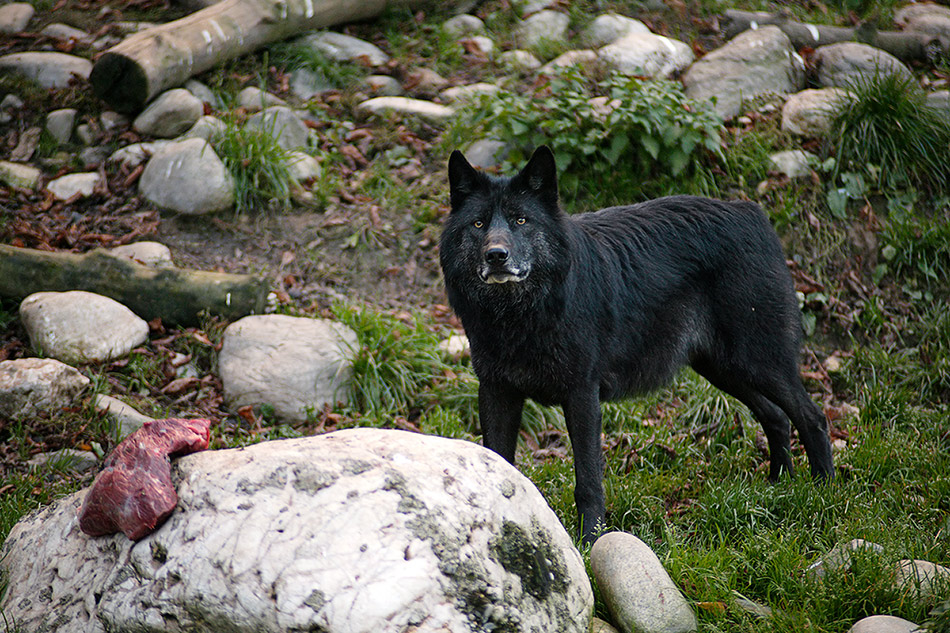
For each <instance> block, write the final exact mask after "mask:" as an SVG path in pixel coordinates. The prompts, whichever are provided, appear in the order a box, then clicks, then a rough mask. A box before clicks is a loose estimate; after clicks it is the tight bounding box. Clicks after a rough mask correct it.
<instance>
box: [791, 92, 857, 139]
mask: <svg viewBox="0 0 950 633" xmlns="http://www.w3.org/2000/svg"><path fill="white" fill-rule="evenodd" d="M850 95H851V93H850V92H848V91H847V90H844V89H842V88H809V89H807V90H802V91H801V92H797V93H795V94H793V95H792V96H791V97H789V98H788V100H787V101H786V102H785V105H783V106H782V130H784V131H786V132H790V133H792V134H798V135H800V136H807V137H820V136H824V135H825V134H827V133H828V132H830V131H831V120H832V117H833V116H834V113H835V110H836V109H837V108H839V107H840V106H841V104H843V103H844V102H845V100H847V99H849V98H850Z"/></svg>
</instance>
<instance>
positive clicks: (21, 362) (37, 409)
mask: <svg viewBox="0 0 950 633" xmlns="http://www.w3.org/2000/svg"><path fill="white" fill-rule="evenodd" d="M88 385H89V379H88V378H86V377H85V376H83V375H82V374H80V373H79V372H78V371H77V370H75V369H73V368H72V367H70V366H69V365H66V364H64V363H61V362H59V361H58V360H53V359H52V358H21V359H17V360H4V361H0V418H6V419H19V418H27V417H34V416H36V415H38V414H42V413H47V414H55V413H56V412H58V411H59V410H60V409H62V408H64V407H69V406H73V405H75V404H76V398H77V397H78V396H79V394H80V393H82V392H83V390H84V389H85V388H86V387H87V386H88Z"/></svg>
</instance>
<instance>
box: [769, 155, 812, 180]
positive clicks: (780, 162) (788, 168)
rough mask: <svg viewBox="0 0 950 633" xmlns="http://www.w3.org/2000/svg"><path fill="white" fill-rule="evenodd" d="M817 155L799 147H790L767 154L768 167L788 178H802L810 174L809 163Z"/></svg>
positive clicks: (810, 163)
mask: <svg viewBox="0 0 950 633" xmlns="http://www.w3.org/2000/svg"><path fill="white" fill-rule="evenodd" d="M817 160H818V157H817V156H815V155H814V154H812V153H811V152H806V151H805V150H801V149H790V150H786V151H784V152H777V153H775V154H772V155H771V156H769V167H770V169H771V170H772V171H777V172H780V173H782V174H784V175H785V176H788V177H789V178H792V179H794V178H804V177H806V176H810V175H811V172H812V170H811V165H812V163H814V162H815V161H817Z"/></svg>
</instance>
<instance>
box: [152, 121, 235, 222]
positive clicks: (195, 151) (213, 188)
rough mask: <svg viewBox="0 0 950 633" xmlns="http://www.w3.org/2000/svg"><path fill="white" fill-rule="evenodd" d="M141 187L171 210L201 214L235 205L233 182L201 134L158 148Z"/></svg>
mask: <svg viewBox="0 0 950 633" xmlns="http://www.w3.org/2000/svg"><path fill="white" fill-rule="evenodd" d="M139 191H140V192H141V193H142V195H143V196H145V197H146V198H147V199H148V200H149V202H151V203H152V204H154V205H156V206H158V207H161V208H163V209H168V210H170V211H177V212H178V213H184V214H187V215H201V214H204V213H215V212H218V211H224V210H226V209H230V208H231V207H232V206H234V182H233V180H232V178H231V175H230V174H229V173H228V170H227V169H226V168H225V166H224V163H223V162H221V159H220V158H218V155H217V154H215V153H214V149H212V147H211V146H210V145H209V144H208V142H207V141H205V140H204V139H201V138H191V139H187V140H184V141H179V142H174V143H169V144H168V145H165V146H164V147H162V148H161V149H158V150H156V151H155V155H154V156H152V158H151V160H149V161H148V164H147V165H145V170H144V171H143V172H142V177H141V178H140V179H139Z"/></svg>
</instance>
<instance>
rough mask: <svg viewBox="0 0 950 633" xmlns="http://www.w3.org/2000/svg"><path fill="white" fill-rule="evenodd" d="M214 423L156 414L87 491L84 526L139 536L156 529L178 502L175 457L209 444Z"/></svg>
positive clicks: (120, 448) (97, 532)
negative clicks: (173, 474) (173, 475)
mask: <svg viewBox="0 0 950 633" xmlns="http://www.w3.org/2000/svg"><path fill="white" fill-rule="evenodd" d="M210 427H211V421H210V420H204V419H194V420H182V419H178V418H168V419H165V420H154V421H152V422H146V423H145V425H144V426H143V427H142V428H140V429H139V430H137V431H135V432H134V433H132V434H131V435H129V436H128V437H127V438H125V439H124V440H122V441H121V442H120V443H119V445H118V446H116V447H115V449H113V451H112V453H111V454H110V455H109V457H107V458H106V461H105V464H104V467H103V469H102V472H100V473H99V474H98V475H97V476H96V480H95V481H93V482H92V488H91V489H90V490H89V492H88V493H86V499H85V501H84V503H83V504H82V508H80V510H79V528H80V529H81V530H82V531H83V532H85V533H86V534H89V535H91V536H103V535H105V534H114V533H116V532H119V531H121V532H123V533H124V534H125V535H126V536H127V537H129V538H130V539H132V540H133V541H137V540H139V539H140V538H142V537H143V536H147V535H148V534H151V533H152V532H153V531H154V530H155V528H156V527H158V526H159V525H161V523H162V521H164V520H165V519H166V518H168V515H170V514H171V513H172V510H174V509H175V505H176V504H177V503H178V495H177V494H176V493H175V487H174V486H173V485H172V479H171V462H170V461H169V458H171V457H175V456H178V455H185V454H187V453H194V452H196V451H202V450H204V449H206V448H208V440H209V438H210Z"/></svg>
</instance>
